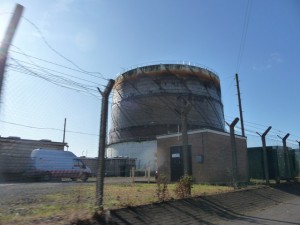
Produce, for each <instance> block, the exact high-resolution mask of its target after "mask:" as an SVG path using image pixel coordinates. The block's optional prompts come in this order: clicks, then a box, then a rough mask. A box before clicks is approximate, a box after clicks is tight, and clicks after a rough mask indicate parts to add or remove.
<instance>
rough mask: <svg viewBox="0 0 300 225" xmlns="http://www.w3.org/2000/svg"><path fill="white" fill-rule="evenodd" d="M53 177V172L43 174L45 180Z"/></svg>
mask: <svg viewBox="0 0 300 225" xmlns="http://www.w3.org/2000/svg"><path fill="white" fill-rule="evenodd" d="M51 179H52V174H51V173H50V172H46V173H45V175H44V176H43V180H44V181H50V180H51Z"/></svg>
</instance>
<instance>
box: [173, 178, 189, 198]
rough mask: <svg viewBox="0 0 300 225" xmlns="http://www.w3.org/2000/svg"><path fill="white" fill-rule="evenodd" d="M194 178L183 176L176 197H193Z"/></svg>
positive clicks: (177, 186) (177, 187) (176, 190)
mask: <svg viewBox="0 0 300 225" xmlns="http://www.w3.org/2000/svg"><path fill="white" fill-rule="evenodd" d="M191 190H192V177H191V176H183V177H181V178H180V180H179V181H178V183H177V184H176V187H175V190H174V192H175V195H176V197H177V198H187V197H190V196H191Z"/></svg>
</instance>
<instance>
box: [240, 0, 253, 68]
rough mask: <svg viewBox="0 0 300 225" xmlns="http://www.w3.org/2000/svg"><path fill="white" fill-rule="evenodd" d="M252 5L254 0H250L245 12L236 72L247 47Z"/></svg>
mask: <svg viewBox="0 0 300 225" xmlns="http://www.w3.org/2000/svg"><path fill="white" fill-rule="evenodd" d="M251 5H252V0H248V1H247V7H246V14H245V18H244V24H243V31H242V37H241V42H240V48H239V53H238V58H237V65H236V73H238V72H239V69H240V66H241V61H242V57H243V53H244V48H245V43H246V38H247V33H248V26H249V20H250V14H251Z"/></svg>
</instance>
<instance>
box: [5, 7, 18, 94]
mask: <svg viewBox="0 0 300 225" xmlns="http://www.w3.org/2000/svg"><path fill="white" fill-rule="evenodd" d="M23 9H24V7H23V6H22V5H19V4H17V5H16V8H15V11H14V14H13V16H12V18H11V20H10V23H9V25H8V28H7V30H6V33H5V36H4V39H3V41H2V44H1V47H0V98H1V92H2V84H3V80H4V73H5V64H6V60H7V54H8V50H9V47H10V45H11V42H12V39H13V37H14V35H15V32H16V29H17V26H18V24H19V21H20V18H21V16H22V13H23Z"/></svg>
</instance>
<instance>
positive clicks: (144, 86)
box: [109, 64, 224, 151]
mask: <svg viewBox="0 0 300 225" xmlns="http://www.w3.org/2000/svg"><path fill="white" fill-rule="evenodd" d="M186 104H191V110H190V112H189V114H188V129H189V130H192V129H201V128H210V129H213V130H219V131H224V113H223V104H222V101H221V88H220V81H219V78H218V76H217V75H216V74H215V73H213V72H211V71H209V70H207V69H204V68H201V67H197V66H191V65H183V64H159V65H150V66H144V67H139V68H135V69H132V70H129V71H127V72H125V73H123V74H121V75H120V76H118V77H117V79H116V82H115V85H114V87H113V100H112V109H111V118H112V123H111V129H110V134H109V143H110V147H113V144H115V143H122V142H140V141H146V140H154V139H155V138H156V136H157V135H162V134H170V133H176V132H178V130H181V128H180V126H181V125H180V124H181V110H182V109H183V107H184V106H185V105H186ZM140 150H141V151H142V150H143V149H140Z"/></svg>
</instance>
